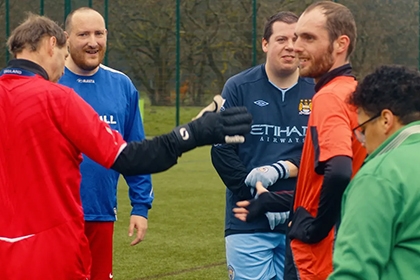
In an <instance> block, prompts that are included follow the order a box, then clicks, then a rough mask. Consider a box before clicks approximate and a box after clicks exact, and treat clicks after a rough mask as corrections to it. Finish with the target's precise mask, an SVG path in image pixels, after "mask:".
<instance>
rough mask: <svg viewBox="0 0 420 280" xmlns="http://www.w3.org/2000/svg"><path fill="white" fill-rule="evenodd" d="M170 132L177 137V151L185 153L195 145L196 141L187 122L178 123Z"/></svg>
mask: <svg viewBox="0 0 420 280" xmlns="http://www.w3.org/2000/svg"><path fill="white" fill-rule="evenodd" d="M172 133H173V134H174V135H175V137H176V139H177V142H178V147H179V151H180V152H181V153H185V152H187V151H189V150H192V149H194V148H196V147H197V143H196V141H195V138H194V135H193V132H192V130H191V127H190V125H189V124H185V125H180V126H178V127H176V128H174V130H173V131H172Z"/></svg>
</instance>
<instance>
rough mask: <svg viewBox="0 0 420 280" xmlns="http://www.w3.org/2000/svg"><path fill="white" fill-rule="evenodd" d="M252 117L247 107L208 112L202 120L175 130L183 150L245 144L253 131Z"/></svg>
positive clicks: (199, 119)
mask: <svg viewBox="0 0 420 280" xmlns="http://www.w3.org/2000/svg"><path fill="white" fill-rule="evenodd" d="M251 123H252V115H251V114H250V113H248V111H247V109H246V108H245V107H233V108H228V109H226V110H224V111H222V112H220V113H213V112H206V113H204V114H203V116H201V117H200V118H198V119H196V120H194V121H192V122H190V123H187V124H185V125H181V126H179V127H177V128H175V129H174V132H175V134H176V135H177V138H178V140H179V144H180V147H181V150H182V151H183V152H184V151H188V150H191V149H193V148H195V147H199V146H204V145H211V144H220V143H243V142H244V141H245V137H244V135H245V134H247V133H249V132H250V130H251Z"/></svg>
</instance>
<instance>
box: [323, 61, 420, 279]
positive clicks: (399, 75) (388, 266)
mask: <svg viewBox="0 0 420 280" xmlns="http://www.w3.org/2000/svg"><path fill="white" fill-rule="evenodd" d="M419 92H420V73H419V72H418V71H416V70H409V69H407V68H405V67H400V66H382V67H379V68H378V69H377V70H376V71H375V72H373V73H372V74H370V75H368V76H366V78H365V79H364V80H363V82H362V83H361V84H360V85H359V86H358V87H357V89H356V92H355V93H353V94H352V95H351V98H350V103H351V104H353V105H355V106H357V107H358V120H359V123H361V124H360V125H359V126H358V127H356V129H355V134H356V135H357V138H358V139H359V140H360V141H361V142H362V144H363V145H364V146H365V147H366V149H367V152H368V154H369V156H368V157H367V159H366V160H365V164H364V165H363V167H362V168H361V169H360V171H359V172H358V173H357V175H356V176H355V177H354V179H353V180H352V182H351V183H350V185H349V186H348V187H347V189H346V191H345V193H344V195H343V203H342V220H341V225H340V230H339V231H338V235H337V240H336V243H335V250H334V272H333V274H332V275H331V276H330V277H329V278H328V279H329V280H341V279H346V280H351V279H383V280H385V279H390V280H391V279H399V280H409V279H418V276H419V275H420V268H419V258H420V231H419V228H420V218H419V217H420V203H419V201H420V185H419V182H420V165H419V164H418V161H419V158H420V94H419ZM375 233H377V234H375Z"/></svg>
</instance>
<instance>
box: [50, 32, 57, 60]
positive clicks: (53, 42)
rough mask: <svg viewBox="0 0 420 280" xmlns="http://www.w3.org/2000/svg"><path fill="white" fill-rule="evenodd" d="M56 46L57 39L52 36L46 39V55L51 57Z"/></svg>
mask: <svg viewBox="0 0 420 280" xmlns="http://www.w3.org/2000/svg"><path fill="white" fill-rule="evenodd" d="M56 46H57V38H55V36H52V37H50V38H49V39H48V53H49V55H50V56H53V54H54V49H55V47H56Z"/></svg>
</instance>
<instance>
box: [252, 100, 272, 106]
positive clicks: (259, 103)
mask: <svg viewBox="0 0 420 280" xmlns="http://www.w3.org/2000/svg"><path fill="white" fill-rule="evenodd" d="M254 104H255V105H258V106H260V107H265V106H267V105H268V104H269V103H268V102H267V101H264V100H261V99H260V100H257V101H254Z"/></svg>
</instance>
